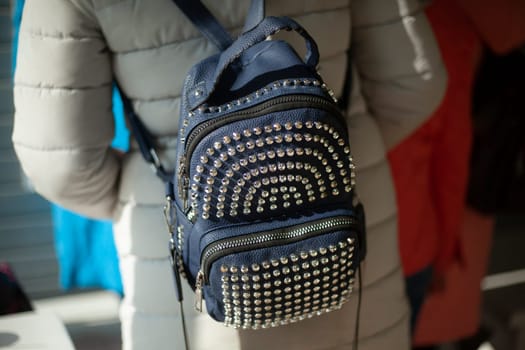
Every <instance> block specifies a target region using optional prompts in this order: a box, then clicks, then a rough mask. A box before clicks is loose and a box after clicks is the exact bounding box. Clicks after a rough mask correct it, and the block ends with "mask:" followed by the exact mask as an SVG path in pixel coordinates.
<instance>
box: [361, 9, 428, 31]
mask: <svg viewBox="0 0 525 350" xmlns="http://www.w3.org/2000/svg"><path fill="white" fill-rule="evenodd" d="M423 11H424V9H423V8H421V7H419V8H417V9H415V10H412V11H411V12H409V13H408V14H406V15H403V16H399V17H395V18H393V19H388V20H386V21H384V22H376V23H370V24H363V25H356V26H352V30H366V29H370V28H377V27H386V26H389V25H392V24H396V23H399V22H402V21H403V20H404V19H405V18H409V17H415V16H418V15H420V14H421V13H423Z"/></svg>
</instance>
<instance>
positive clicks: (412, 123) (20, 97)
mask: <svg viewBox="0 0 525 350" xmlns="http://www.w3.org/2000/svg"><path fill="white" fill-rule="evenodd" d="M205 4H206V6H207V7H208V8H209V9H210V11H211V12H212V13H213V14H214V15H216V16H217V17H218V19H219V21H220V22H221V23H222V24H223V25H225V26H226V27H227V28H228V30H229V31H230V32H232V33H234V34H235V33H239V32H240V30H241V27H242V24H243V23H244V19H245V16H246V13H247V10H248V5H249V2H247V1H237V0H224V1H205ZM350 4H351V5H352V7H351V9H350ZM418 6H419V5H418V2H417V1H401V0H400V1H396V2H394V1H390V2H385V1H384V0H353V1H351V2H350V1H348V0H330V1H326V0H318V1H308V2H305V1H299V0H297V1H273V0H268V1H267V7H266V12H267V14H268V15H289V16H291V17H293V18H294V19H295V20H297V21H298V22H299V23H301V25H302V26H304V27H305V28H306V29H307V30H308V32H309V33H310V34H311V35H312V37H313V38H315V40H316V42H317V44H318V45H319V52H320V64H319V70H320V73H321V75H322V76H323V78H324V79H325V81H326V83H327V85H328V86H329V87H330V88H332V89H333V90H334V91H335V92H336V94H339V93H340V91H341V88H342V86H343V80H344V74H343V73H342V72H344V68H345V67H346V50H347V48H348V46H349V43H350V42H352V43H353V53H354V59H355V60H354V61H355V69H356V73H355V74H354V80H355V81H354V84H353V87H354V88H353V90H352V96H351V103H350V104H351V109H350V110H349V111H348V119H349V123H350V126H349V135H350V139H351V140H352V145H351V146H352V150H353V151H352V152H353V154H354V156H355V160H356V165H357V180H358V182H359V194H360V198H361V200H362V201H363V204H364V207H365V210H366V212H367V233H368V237H367V239H368V241H367V243H368V254H367V262H365V266H364V268H363V285H364V289H363V300H362V311H361V324H360V341H359V348H360V350H370V349H374V350H375V349H381V350H382V349H387V348H393V349H409V348H410V345H409V343H410V342H409V336H408V333H409V331H408V308H407V303H406V299H405V293H404V285H403V277H402V272H401V270H400V261H399V255H398V248H397V223H396V204H395V196H394V192H393V187H392V182H391V177H390V170H389V167H388V164H387V161H386V160H385V151H386V150H387V149H389V148H391V147H393V146H395V145H396V144H397V143H398V142H399V141H400V140H402V139H403V138H404V137H406V136H407V135H409V134H410V133H411V132H413V130H414V129H415V128H416V127H417V126H419V125H420V124H421V123H423V122H424V121H425V120H426V118H427V117H428V116H429V115H430V114H431V113H432V112H433V111H434V109H435V108H436V106H437V105H438V104H439V103H440V101H441V97H442V94H443V91H444V89H445V85H446V74H445V72H444V69H443V65H442V63H441V59H440V56H439V52H438V51H437V47H436V43H435V41H434V38H433V34H432V31H431V30H430V28H429V26H428V23H427V21H426V18H425V16H424V14H423V13H421V11H420V10H419V7H418ZM401 10H403V11H401ZM151 18H154V20H151ZM405 22H410V27H407V25H406V24H405ZM146 24H147V25H146ZM408 29H410V31H409V30H408ZM286 34H288V33H283V32H281V33H279V34H278V35H286ZM414 36H415V37H416V38H417V39H419V40H417V43H418V45H417V52H416V46H415V44H414V41H413V38H414ZM290 40H292V41H293V42H294V43H296V45H294V47H296V48H297V49H298V50H299V51H301V50H302V48H303V47H304V42H303V39H302V38H300V37H297V35H296V34H295V35H292V36H291V38H290ZM215 52H216V49H215V47H214V46H213V45H212V44H211V43H209V42H208V41H207V40H206V39H204V38H203V37H202V36H201V35H200V34H199V32H198V30H197V29H196V28H195V27H194V26H193V25H192V23H190V22H189V21H188V20H187V19H186V17H185V16H184V14H183V13H182V12H181V11H179V10H178V9H177V8H176V6H174V5H173V3H172V1H171V0H147V1H146V0H90V1H80V0H46V1H41V0H26V7H25V13H24V16H23V20H22V27H21V33H20V46H19V55H18V58H17V67H18V68H17V71H16V75H15V107H16V114H15V126H14V134H13V141H14V144H15V149H16V152H17V155H18V157H19V159H20V161H21V164H22V167H23V169H24V171H25V173H26V174H27V175H28V176H29V178H30V179H31V181H32V182H33V184H34V186H35V189H36V190H37V191H38V192H39V193H41V194H43V195H44V196H45V197H46V198H49V199H51V200H53V201H55V202H58V203H60V204H61V205H63V206H65V207H68V208H70V209H72V210H75V211H77V212H81V213H83V214H85V215H88V216H91V217H104V218H112V219H113V220H114V223H115V224H114V229H115V241H116V245H117V249H118V253H119V259H120V269H121V272H122V278H123V285H124V292H125V296H124V299H123V302H122V305H121V311H120V315H121V321H122V337H123V348H124V349H126V350H127V349H133V350H136V349H161V350H162V349H170V350H171V349H179V348H182V334H181V332H180V315H179V311H178V306H177V305H176V303H174V302H173V301H174V300H175V295H174V294H175V292H174V288H173V276H172V271H171V268H170V265H169V257H168V249H167V241H168V235H167V233H166V227H165V224H164V221H163V215H162V206H163V205H164V203H163V201H162V200H160V199H162V197H163V194H164V188H163V185H162V183H161V182H160V181H159V180H158V178H157V177H156V176H155V174H153V173H152V172H151V170H150V168H149V166H148V165H147V164H145V162H144V160H143V159H142V156H141V155H140V153H139V152H138V149H137V147H136V144H135V145H134V146H132V149H131V151H130V152H129V153H127V154H126V155H125V156H123V157H121V156H119V155H117V154H116V152H114V151H112V150H111V149H110V148H109V144H110V142H111V139H112V137H113V124H112V123H113V122H112V120H113V118H112V115H111V114H110V111H111V108H110V106H111V90H112V82H113V79H114V78H116V79H118V81H119V83H120V85H121V86H122V88H123V89H124V90H125V92H126V93H127V95H128V96H129V97H130V98H131V99H132V100H133V107H134V108H135V110H136V111H137V113H138V114H139V115H140V116H141V117H142V120H143V121H144V124H145V125H146V127H147V128H148V130H150V131H151V133H152V134H153V135H155V136H156V137H157V141H158V144H159V145H160V146H161V147H162V150H161V152H160V155H161V158H162V160H163V162H164V164H165V165H166V166H169V165H171V166H173V165H174V164H175V162H176V156H175V153H176V142H175V136H176V134H177V132H178V130H179V129H180V127H179V125H178V118H177V116H178V111H179V109H180V102H181V100H180V93H181V89H182V85H183V82H184V77H185V76H186V74H187V72H188V71H189V69H190V67H191V66H193V65H194V64H195V62H197V61H199V60H201V59H203V58H205V57H209V56H211V55H212V54H213V53H215ZM416 57H419V58H421V57H423V58H424V59H425V60H426V62H427V63H428V65H427V67H428V69H427V72H431V73H432V76H431V77H430V79H428V76H424V73H422V72H421V71H420V70H418V69H416V68H415V66H414V62H415V61H416ZM50 164H52V165H53V166H50ZM372 262H374V263H372ZM183 288H185V291H186V294H188V295H189V293H192V291H191V290H190V289H189V287H188V286H187V285H184V286H183ZM184 302H185V305H184V307H185V310H186V317H187V321H188V328H189V333H190V339H191V341H192V348H193V349H214V350H217V349H219V350H222V349H225V350H226V349H228V350H231V349H250V350H258V349H265V350H266V349H268V348H272V349H287V350H295V349H301V350H304V349H315V350H319V349H323V350H328V349H330V350H331V349H350V348H351V344H352V339H353V334H352V332H351V331H350V330H352V329H353V326H354V318H353V317H352V315H355V313H354V312H355V308H356V304H355V303H353V302H349V303H347V304H346V305H345V306H344V307H343V309H342V310H341V311H339V312H332V313H329V314H327V315H325V316H323V317H320V318H316V319H311V320H306V321H304V322H301V323H297V324H294V325H291V326H287V327H279V328H275V329H269V330H265V331H264V332H238V331H235V330H232V329H229V328H226V327H224V326H223V325H221V324H218V323H216V322H214V321H213V320H211V319H210V318H209V316H207V315H206V314H197V313H195V312H193V311H192V310H193V300H191V299H189V298H186V299H185V301H184Z"/></svg>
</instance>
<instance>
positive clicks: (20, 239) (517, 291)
mask: <svg viewBox="0 0 525 350" xmlns="http://www.w3.org/2000/svg"><path fill="white" fill-rule="evenodd" d="M438 2H439V1H438ZM447 2H450V1H445V3H447ZM460 2H461V3H463V5H464V6H463V7H462V9H463V10H465V9H468V8H469V6H472V7H470V10H465V13H464V14H463V15H464V18H465V19H464V20H465V21H468V22H469V23H470V24H469V25H472V26H475V27H476V28H477V30H478V32H477V33H478V34H479V37H480V38H481V39H480V40H479V42H480V43H481V44H480V46H481V48H480V50H479V56H476V57H477V58H476V61H475V62H474V63H472V64H471V65H470V66H467V67H466V69H469V68H473V72H474V75H473V79H472V85H471V86H469V87H468V88H469V89H472V99H471V100H470V101H469V103H470V104H471V110H472V113H471V115H469V117H470V118H471V119H470V121H471V122H472V128H471V132H472V143H471V144H470V145H469V146H468V150H470V153H469V161H468V164H467V166H468V169H469V174H468V185H467V190H466V198H465V199H464V201H465V203H464V204H465V208H466V209H464V210H465V213H464V215H463V219H462V220H463V221H462V227H461V234H460V238H459V239H460V240H462V241H461V242H462V243H461V245H462V247H463V248H462V249H463V250H462V252H463V260H460V262H459V263H458V264H457V266H455V267H452V268H451V270H450V271H448V272H447V276H445V277H443V281H441V282H442V285H433V287H432V291H431V294H432V298H429V301H428V302H427V305H425V307H424V309H423V313H422V316H421V317H422V320H421V325H420V328H419V329H418V332H416V344H417V345H418V346H419V347H420V349H430V348H431V347H432V346H435V347H432V348H439V349H464V350H466V349H472V350H476V349H480V350H490V349H498V350H518V349H525V253H524V247H525V234H524V233H525V136H524V135H525V108H524V106H525V103H524V101H525V49H524V47H523V39H524V38H525V33H524V28H523V25H522V26H521V27H520V26H519V25H517V26H513V24H512V23H515V22H512V21H510V19H513V20H516V18H515V17H516V16H515V15H516V11H514V10H513V9H516V8H517V9H518V10H523V11H522V12H521V14H520V13H519V11H518V12H517V14H518V15H521V17H519V16H518V19H517V20H518V21H519V20H520V18H521V20H522V24H523V23H525V18H524V16H525V6H524V5H523V1H515V2H514V1H509V2H508V3H509V8H508V10H507V11H504V10H502V9H504V8H505V6H500V5H501V4H499V3H498V4H499V5H496V6H497V7H498V6H499V7H498V8H497V9H496V8H494V4H495V2H490V1H479V2H475V3H474V4H472V1H470V2H469V1H460ZM22 6H23V1H10V0H0V169H1V171H0V283H1V284H0V311H1V314H3V315H4V316H1V317H0V348H2V347H8V348H11V347H12V348H13V349H14V348H18V347H16V344H17V340H16V338H12V339H11V338H9V337H8V336H7V335H8V332H5V329H4V328H5V327H7V328H8V325H9V324H14V323H13V322H14V321H12V320H14V319H11V318H6V317H13V315H16V314H22V313H25V314H27V313H29V314H31V313H36V314H38V313H43V314H52V315H54V316H56V318H57V320H58V321H59V323H60V324H63V325H64V327H65V328H64V331H65V332H64V334H63V335H65V336H68V337H69V338H70V339H71V342H72V344H73V346H74V347H75V348H76V349H119V348H120V325H119V322H118V303H119V300H120V297H121V295H122V285H121V282H120V275H119V272H118V260H117V257H116V251H115V246H114V243H113V237H112V230H111V223H110V222H101V221H94V220H90V219H87V218H82V217H80V216H77V215H76V214H74V213H71V212H68V211H67V210H64V209H62V208H59V207H57V206H54V205H53V204H51V203H49V202H47V201H46V200H44V199H42V198H41V197H40V196H38V195H37V194H35V193H34V192H33V191H32V189H31V185H30V183H28V182H27V181H26V179H25V177H24V175H23V173H22V171H21V169H20V167H19V164H18V162H17V159H16V156H15V154H14V151H13V148H12V145H11V133H12V125H13V113H14V111H13V93H12V74H13V70H14V63H15V60H14V57H15V55H16V38H17V37H16V31H17V25H18V23H19V21H20V16H21V9H22ZM512 6H515V7H512ZM448 10H450V8H448ZM451 11H454V9H452V10H451ZM496 12H497V13H496ZM447 16H448V15H447ZM447 16H444V17H446V18H448V17H447ZM486 16H490V21H489V22H488V24H487V23H486V21H484V19H485V18H486ZM498 16H499V17H498ZM444 17H443V16H442V17H440V15H439V11H437V10H435V12H434V15H433V17H432V16H431V19H433V21H431V23H432V24H433V26H435V30H436V32H437V33H438V34H439V33H440V30H441V37H440V35H438V38H440V40H445V42H443V41H441V42H440V44H441V45H442V48H443V50H444V52H443V56H444V59H445V61H447V62H446V63H447V67H448V68H450V69H449V74H451V77H450V78H451V79H454V76H453V74H454V72H455V71H454V67H456V69H457V67H458V65H457V64H456V63H455V62H454V61H453V60H454V59H457V55H456V56H454V55H447V54H446V52H447V45H446V44H447V43H446V40H447V38H449V39H450V37H451V36H455V35H457V36H459V39H458V40H459V41H457V42H450V43H449V44H450V45H449V46H453V47H455V48H458V47H459V48H461V47H462V46H461V45H463V44H465V45H469V42H468V41H461V33H464V32H461V30H462V28H459V27H458V28H457V31H456V29H455V28H454V25H457V24H458V22H452V23H451V22H446V20H445V21H444V20H443V18H444ZM447 20H448V19H447ZM498 20H499V21H500V23H503V22H507V25H510V28H511V29H512V30H510V31H509V30H508V26H507V27H505V26H503V27H499V24H498ZM459 22H461V18H460V19H459ZM444 26H446V28H448V37H447V33H446V32H445V31H444ZM496 27H499V33H497V34H494V31H493V30H492V29H494V28H496ZM505 28H507V29H505ZM463 29H464V28H463ZM458 33H459V34H458ZM456 39H457V38H456ZM470 43H471V42H470ZM448 60H450V61H448ZM454 64H456V65H454ZM462 64H465V62H462ZM455 88H457V86H456V87H455ZM467 96H470V95H469V94H467ZM114 115H115V118H116V125H117V133H116V135H115V141H114V144H113V146H114V147H116V148H119V149H122V150H126V147H127V140H128V137H129V133H128V132H127V131H126V130H125V127H124V122H123V117H122V108H121V103H120V101H119V98H118V95H117V94H115V96H114ZM451 127H452V128H453V127H454V126H451ZM394 158H395V157H393V158H392V159H394ZM462 213H463V212H462ZM472 261H474V263H472ZM471 263H472V264H473V265H472V266H474V265H475V268H473V269H474V271H475V272H474V273H473V274H472V273H470V272H468V271H471V270H469V268H470V266H471V265H469V264H471ZM467 270H468V271H467ZM447 283H448V284H451V285H455V286H460V285H462V284H461V283H465V285H467V284H468V288H470V289H473V290H474V292H473V293H470V294H468V295H467V294H465V295H462V294H461V293H460V292H452V293H449V292H447V291H446V290H447ZM468 288H467V287H465V288H462V287H461V288H459V289H462V290H463V291H464V290H465V289H468ZM452 289H453V288H452ZM447 293H448V294H447ZM454 293H455V294H454ZM458 293H459V294H458ZM462 308H464V309H462ZM435 310H440V312H441V313H439V314H438V313H437V311H435ZM447 312H448V314H447ZM461 314H466V315H467V320H465V321H458V322H464V323H463V324H462V325H463V326H465V325H468V326H466V330H461V329H462V327H461V326H462V325H455V324H454V322H453V319H454V318H455V315H461ZM468 315H471V316H470V317H468ZM447 318H448V319H449V320H450V321H451V322H446V321H443V320H447ZM28 327H29V326H28Z"/></svg>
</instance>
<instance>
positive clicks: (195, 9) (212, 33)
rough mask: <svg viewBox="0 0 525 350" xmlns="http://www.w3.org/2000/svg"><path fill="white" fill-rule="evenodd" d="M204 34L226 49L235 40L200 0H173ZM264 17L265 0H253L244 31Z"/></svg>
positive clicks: (219, 47) (220, 48) (220, 47)
mask: <svg viewBox="0 0 525 350" xmlns="http://www.w3.org/2000/svg"><path fill="white" fill-rule="evenodd" d="M173 2H174V3H175V4H176V5H177V6H178V7H179V9H180V10H181V11H182V12H184V14H185V15H186V17H187V18H188V19H189V20H190V21H191V22H192V23H193V24H194V25H195V26H196V27H197V29H199V31H200V32H201V34H202V35H204V36H205V37H206V38H207V39H208V40H210V41H211V42H212V43H213V44H214V45H215V46H217V48H218V49H219V50H221V51H224V50H225V49H226V48H227V47H228V46H230V45H231V44H232V42H233V40H232V38H231V36H230V34H229V33H228V32H227V31H226V29H225V28H224V27H223V26H222V25H221V24H220V23H219V21H218V20H217V18H215V16H213V14H212V13H211V12H210V11H209V10H208V8H206V6H204V4H203V3H202V2H201V1H200V0H173ZM263 18H264V0H252V2H251V4H250V9H249V10H248V15H247V17H246V21H245V24H244V28H243V33H244V32H247V31H249V30H251V29H253V28H254V27H255V26H257V24H259V23H260V22H261V21H262V20H263Z"/></svg>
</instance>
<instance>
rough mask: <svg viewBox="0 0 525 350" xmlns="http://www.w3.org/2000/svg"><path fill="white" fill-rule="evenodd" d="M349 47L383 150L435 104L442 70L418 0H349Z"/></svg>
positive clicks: (443, 83)
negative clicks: (382, 143) (350, 12)
mask: <svg viewBox="0 0 525 350" xmlns="http://www.w3.org/2000/svg"><path fill="white" fill-rule="evenodd" d="M352 25H353V28H352V53H353V57H354V59H355V64H356V66H357V70H358V72H359V76H360V81H361V92H362V93H363V95H364V98H365V99H366V102H367V107H368V109H369V112H370V113H371V115H372V116H373V117H374V118H375V119H376V121H377V123H378V125H379V128H380V131H381V134H382V137H383V140H384V142H385V146H386V148H387V150H390V149H392V148H393V147H394V146H395V145H396V144H398V143H399V142H400V141H401V140H402V139H403V138H405V137H406V136H408V135H409V134H410V133H411V132H412V131H414V130H415V129H416V128H417V127H418V126H419V125H421V124H422V123H423V122H424V121H425V120H426V119H427V118H428V117H430V116H431V114H432V113H433V111H434V110H435V109H436V108H437V107H438V106H439V104H440V102H441V100H442V98H443V96H444V92H445V89H446V83H447V75H446V71H445V67H444V65H443V63H442V61H441V56H440V53H439V49H438V46H437V43H436V41H435V38H434V35H433V33H432V29H431V27H430V25H429V23H428V21H427V19H426V17H425V14H424V12H423V8H422V7H421V6H420V2H419V1H418V0H395V1H394V0H391V1H385V0H353V1H352Z"/></svg>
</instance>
